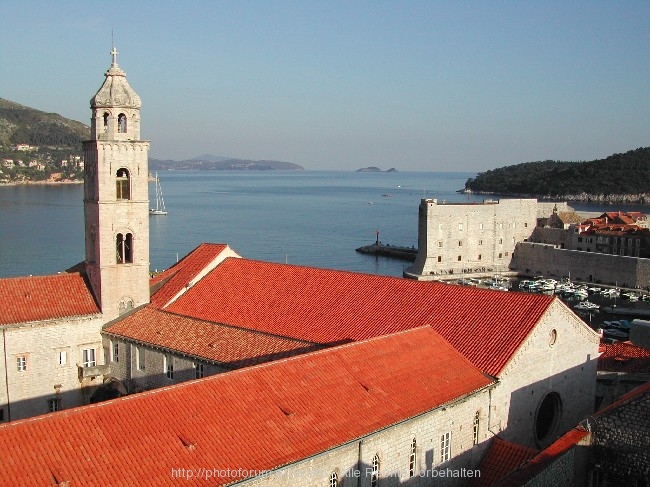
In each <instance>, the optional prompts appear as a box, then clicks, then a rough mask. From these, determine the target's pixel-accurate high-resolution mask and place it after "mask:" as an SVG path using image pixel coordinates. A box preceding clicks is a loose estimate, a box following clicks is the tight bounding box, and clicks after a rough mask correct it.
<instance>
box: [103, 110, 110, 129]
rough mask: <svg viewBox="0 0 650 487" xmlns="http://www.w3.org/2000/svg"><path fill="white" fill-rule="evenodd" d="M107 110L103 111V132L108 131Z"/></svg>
mask: <svg viewBox="0 0 650 487" xmlns="http://www.w3.org/2000/svg"><path fill="white" fill-rule="evenodd" d="M108 118H109V115H108V112H104V132H108Z"/></svg>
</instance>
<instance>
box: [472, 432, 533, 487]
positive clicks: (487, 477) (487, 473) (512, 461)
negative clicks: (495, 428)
mask: <svg viewBox="0 0 650 487" xmlns="http://www.w3.org/2000/svg"><path fill="white" fill-rule="evenodd" d="M537 453H538V452H537V450H533V449H532V448H528V447H525V446H522V445H517V444H516V443H511V442H509V441H506V440H503V439H501V438H499V437H498V436H497V437H495V438H494V440H492V444H491V445H490V448H489V449H488V451H487V452H486V453H485V455H484V456H483V459H482V460H481V463H480V465H479V467H478V469H479V470H480V472H481V476H480V477H475V478H473V479H472V481H471V482H470V483H469V484H468V487H488V486H491V485H492V484H494V483H495V482H496V481H498V480H500V479H502V478H503V477H505V476H506V475H507V474H509V473H510V472H512V471H514V470H516V469H517V468H519V467H520V466H522V465H523V464H524V463H525V462H527V461H528V460H530V459H531V458H533V457H534V456H535V455H537Z"/></svg>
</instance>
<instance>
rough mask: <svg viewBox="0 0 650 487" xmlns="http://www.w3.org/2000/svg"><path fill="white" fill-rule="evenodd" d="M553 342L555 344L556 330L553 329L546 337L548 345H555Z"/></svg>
mask: <svg viewBox="0 0 650 487" xmlns="http://www.w3.org/2000/svg"><path fill="white" fill-rule="evenodd" d="M555 342H557V330H556V329H555V328H553V329H552V330H551V333H550V334H549V337H548V344H549V345H551V346H553V345H555Z"/></svg>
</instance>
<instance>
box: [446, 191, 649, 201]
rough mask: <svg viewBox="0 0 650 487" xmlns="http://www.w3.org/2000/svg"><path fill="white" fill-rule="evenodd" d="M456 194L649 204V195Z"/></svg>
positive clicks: (487, 192) (540, 199)
mask: <svg viewBox="0 0 650 487" xmlns="http://www.w3.org/2000/svg"><path fill="white" fill-rule="evenodd" d="M456 193H458V194H474V195H486V196H501V197H507V198H535V199H537V200H539V201H556V202H563V201H566V202H575V203H598V204H603V205H618V204H634V205H648V204H650V194H648V193H638V194H608V195H605V194H587V193H581V194H570V195H553V196H550V195H535V194H525V193H512V194H507V193H498V192H494V191H472V190H471V189H460V190H458V191H456Z"/></svg>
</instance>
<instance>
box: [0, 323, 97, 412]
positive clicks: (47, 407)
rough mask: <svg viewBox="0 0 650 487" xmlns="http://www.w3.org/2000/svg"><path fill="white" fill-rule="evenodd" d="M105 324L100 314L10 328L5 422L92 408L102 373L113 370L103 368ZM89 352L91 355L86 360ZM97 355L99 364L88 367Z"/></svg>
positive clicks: (3, 369) (1, 394)
mask: <svg viewBox="0 0 650 487" xmlns="http://www.w3.org/2000/svg"><path fill="white" fill-rule="evenodd" d="M102 324H103V322H102V319H101V316H94V317H92V316H88V317H84V318H78V319H68V320H66V319H62V320H58V321H56V322H44V323H32V324H25V325H21V326H12V327H5V328H4V329H3V336H4V340H3V342H2V353H3V354H4V357H5V360H3V361H2V365H1V366H0V410H1V411H2V416H3V420H5V421H15V420H18V419H24V418H29V417H31V416H36V415H38V414H45V413H48V412H52V411H53V410H59V409H67V408H71V407H75V406H80V405H82V404H88V401H89V399H90V396H91V395H92V393H93V392H94V391H95V390H96V388H97V386H99V385H101V383H102V378H103V374H104V373H106V372H108V370H107V369H106V368H105V367H103V365H104V357H103V354H102V346H101V338H100V334H99V333H100V330H101V327H102ZM84 350H92V352H87V353H86V355H85V356H84ZM92 354H94V357H95V360H94V362H95V363H94V365H92V364H88V365H89V367H85V368H84V367H83V365H84V360H89V359H90V358H92ZM23 357H24V362H23V361H22V358H23ZM23 364H24V365H23ZM90 365H92V367H90ZM84 369H85V373H84Z"/></svg>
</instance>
